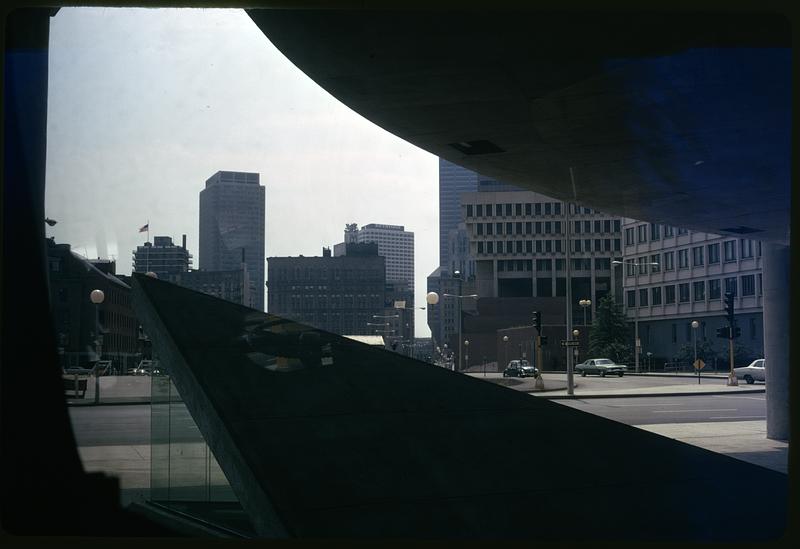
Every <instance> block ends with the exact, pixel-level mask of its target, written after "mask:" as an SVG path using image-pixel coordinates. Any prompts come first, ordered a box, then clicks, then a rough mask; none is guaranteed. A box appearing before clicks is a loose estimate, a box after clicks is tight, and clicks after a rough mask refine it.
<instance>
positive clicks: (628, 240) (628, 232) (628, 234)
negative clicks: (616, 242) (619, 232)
mask: <svg viewBox="0 0 800 549" xmlns="http://www.w3.org/2000/svg"><path fill="white" fill-rule="evenodd" d="M625 245H626V246H633V227H628V228H626V229H625Z"/></svg>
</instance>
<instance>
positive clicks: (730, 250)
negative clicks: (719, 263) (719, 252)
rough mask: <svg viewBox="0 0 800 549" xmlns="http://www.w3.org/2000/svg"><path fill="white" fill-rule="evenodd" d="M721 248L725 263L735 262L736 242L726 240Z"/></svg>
mask: <svg viewBox="0 0 800 549" xmlns="http://www.w3.org/2000/svg"><path fill="white" fill-rule="evenodd" d="M723 246H724V248H723V250H724V256H723V257H724V258H725V261H736V241H735V240H726V241H725V242H724V243H723Z"/></svg>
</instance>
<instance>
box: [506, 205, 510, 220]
mask: <svg viewBox="0 0 800 549" xmlns="http://www.w3.org/2000/svg"><path fill="white" fill-rule="evenodd" d="M506 215H507V216H509V217H511V204H506Z"/></svg>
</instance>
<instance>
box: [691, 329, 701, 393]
mask: <svg viewBox="0 0 800 549" xmlns="http://www.w3.org/2000/svg"><path fill="white" fill-rule="evenodd" d="M699 326H700V323H699V322H697V321H696V320H692V336H693V337H692V339H694V367H695V368H696V369H697V384H698V385H700V368H697V328H698V327H699Z"/></svg>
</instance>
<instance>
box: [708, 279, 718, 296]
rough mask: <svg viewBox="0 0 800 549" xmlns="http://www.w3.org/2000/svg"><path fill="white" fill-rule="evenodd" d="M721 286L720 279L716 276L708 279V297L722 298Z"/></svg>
mask: <svg viewBox="0 0 800 549" xmlns="http://www.w3.org/2000/svg"><path fill="white" fill-rule="evenodd" d="M720 295H721V294H720V286H719V279H718V278H715V279H713V280H709V281H708V299H719V298H720Z"/></svg>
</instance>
